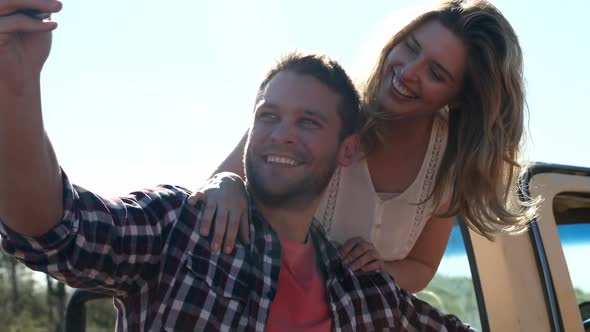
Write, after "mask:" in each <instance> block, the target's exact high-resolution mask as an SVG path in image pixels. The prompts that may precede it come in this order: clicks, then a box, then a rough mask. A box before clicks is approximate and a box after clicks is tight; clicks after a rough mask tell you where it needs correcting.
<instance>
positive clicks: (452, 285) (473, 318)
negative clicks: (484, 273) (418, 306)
mask: <svg viewBox="0 0 590 332" xmlns="http://www.w3.org/2000/svg"><path fill="white" fill-rule="evenodd" d="M416 296H417V297H418V298H419V299H421V300H423V301H426V302H428V303H430V304H432V305H434V306H435V307H437V308H438V309H440V310H441V311H442V312H444V313H447V314H453V315H455V316H457V317H459V319H461V321H462V322H464V323H468V324H470V325H471V326H472V327H474V328H475V329H476V330H481V321H480V319H479V311H478V308H477V299H476V297H475V290H474V289H473V283H472V282H471V278H467V277H447V276H442V275H438V274H437V275H436V276H435V277H434V279H433V280H432V281H431V282H430V284H428V287H426V289H425V290H423V291H421V292H420V293H418V294H416Z"/></svg>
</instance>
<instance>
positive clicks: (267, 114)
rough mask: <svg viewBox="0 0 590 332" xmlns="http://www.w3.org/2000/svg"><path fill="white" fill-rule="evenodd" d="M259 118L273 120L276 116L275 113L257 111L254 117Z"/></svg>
mask: <svg viewBox="0 0 590 332" xmlns="http://www.w3.org/2000/svg"><path fill="white" fill-rule="evenodd" d="M256 118H257V119H259V120H263V121H274V120H276V119H277V118H278V117H277V115H276V114H274V113H270V112H262V113H259V114H258V116H257V117H256Z"/></svg>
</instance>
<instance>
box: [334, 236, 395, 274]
mask: <svg viewBox="0 0 590 332" xmlns="http://www.w3.org/2000/svg"><path fill="white" fill-rule="evenodd" d="M340 256H342V260H343V262H344V264H345V265H348V267H349V268H350V269H351V270H352V271H354V272H356V271H358V270H362V271H363V272H370V271H376V270H383V268H384V264H383V258H381V255H380V254H379V252H378V251H377V249H375V246H374V245H373V244H372V243H371V242H368V241H365V240H364V239H363V238H360V237H354V238H352V239H349V240H348V241H346V243H344V245H342V247H340Z"/></svg>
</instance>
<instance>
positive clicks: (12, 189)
mask: <svg viewBox="0 0 590 332" xmlns="http://www.w3.org/2000/svg"><path fill="white" fill-rule="evenodd" d="M61 6H62V5H61V2H59V1H56V0H0V218H1V219H2V221H3V222H4V223H5V224H6V225H7V226H9V227H10V228H12V229H13V230H15V231H17V232H19V233H21V234H24V235H28V236H38V235H41V234H43V233H45V232H46V231H47V230H49V229H50V228H51V227H53V226H54V225H55V224H56V223H57V222H59V220H60V219H61V216H62V213H63V206H62V205H63V204H62V203H63V202H62V199H63V193H62V181H61V172H60V168H59V165H58V163H57V158H56V156H55V153H54V151H53V148H52V146H51V142H50V141H49V139H48V138H47V135H46V134H45V128H44V127H43V116H42V110H41V86H40V77H41V69H42V68H43V64H44V63H45V60H47V57H48V55H49V50H50V48H51V31H52V30H53V29H55V28H56V27H57V24H56V23H55V22H52V21H51V20H49V19H47V20H41V19H39V18H34V17H31V13H32V12H44V13H49V14H51V13H56V12H58V11H59V10H61ZM23 10H24V11H25V12H24V13H23Z"/></svg>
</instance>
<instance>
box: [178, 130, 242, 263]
mask: <svg viewBox="0 0 590 332" xmlns="http://www.w3.org/2000/svg"><path fill="white" fill-rule="evenodd" d="M247 138H248V133H246V134H244V136H243V137H242V139H241V140H240V142H239V143H238V145H236V147H235V148H234V149H233V151H232V152H231V153H230V154H229V156H227V158H225V160H224V161H223V162H222V163H221V164H220V165H219V166H218V167H217V170H215V172H213V174H211V176H210V177H209V179H208V180H207V181H206V182H205V184H204V185H203V186H202V187H201V188H200V189H198V190H197V191H195V192H194V193H193V194H192V195H191V196H190V197H189V199H188V202H189V204H190V205H192V206H197V204H198V203H199V202H201V206H200V207H199V209H200V211H201V212H200V214H199V217H198V221H197V223H198V224H199V233H200V234H201V235H202V236H209V235H210V233H211V231H213V235H212V238H211V250H213V251H219V250H221V248H222V247H223V248H224V251H225V253H227V254H229V253H230V252H231V251H232V250H233V248H234V244H235V240H236V237H237V235H238V232H239V234H240V239H241V240H242V242H244V243H249V242H250V236H249V232H248V199H247V197H246V194H245V191H244V190H245V188H244V182H243V179H244V162H243V156H244V149H245V146H246V140H247Z"/></svg>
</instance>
